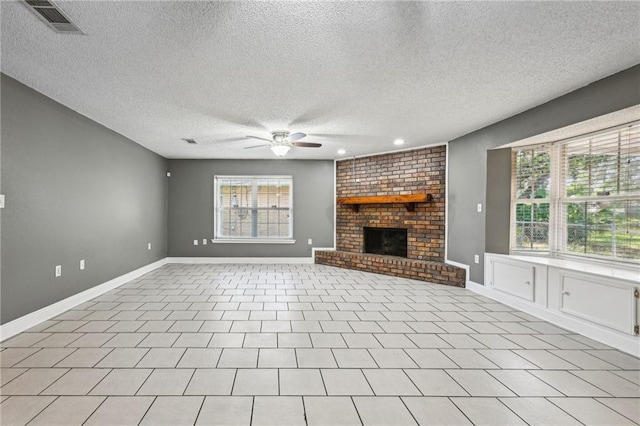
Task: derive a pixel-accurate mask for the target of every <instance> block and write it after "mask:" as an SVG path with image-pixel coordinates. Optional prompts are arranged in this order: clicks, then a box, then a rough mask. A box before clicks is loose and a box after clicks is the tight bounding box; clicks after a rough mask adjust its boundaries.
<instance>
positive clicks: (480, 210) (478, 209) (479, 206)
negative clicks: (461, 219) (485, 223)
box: [476, 203, 482, 213]
mask: <svg viewBox="0 0 640 426" xmlns="http://www.w3.org/2000/svg"><path fill="white" fill-rule="evenodd" d="M476 210H477V211H478V213H482V203H478V206H477V208H476Z"/></svg>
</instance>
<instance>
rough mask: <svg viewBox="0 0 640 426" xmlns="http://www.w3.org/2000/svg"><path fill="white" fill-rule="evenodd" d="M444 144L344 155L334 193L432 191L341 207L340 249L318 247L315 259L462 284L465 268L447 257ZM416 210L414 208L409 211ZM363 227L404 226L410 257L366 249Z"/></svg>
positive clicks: (351, 266)
mask: <svg viewBox="0 0 640 426" xmlns="http://www.w3.org/2000/svg"><path fill="white" fill-rule="evenodd" d="M445 176H446V147H445V146H444V145H442V146H435V147H429V148H422V149H417V150H412V151H404V152H398V153H391V154H383V155H376V156H371V157H364V158H356V159H346V160H342V161H338V162H337V165H336V196H337V197H338V199H339V200H340V199H342V198H345V197H367V196H369V197H373V196H396V195H410V194H429V195H430V197H429V201H426V202H420V203H415V205H412V206H411V208H409V206H408V205H405V204H402V203H391V204H377V203H376V204H366V205H359V206H357V208H355V209H354V208H351V207H350V206H348V205H340V204H338V206H337V209H336V210H337V213H336V214H337V217H336V235H337V245H336V251H319V252H316V263H321V264H327V265H333V266H339V267H345V268H350V269H359V270H365V271H370V272H376V273H382V274H389V275H394V276H402V277H407V278H415V279H421V280H424V281H430V282H437V283H441V284H449V285H455V286H464V280H465V271H464V270H463V269H461V268H457V267H454V266H451V265H447V264H445V263H443V262H444V239H445V189H446V188H445ZM411 210H413V211H411ZM365 228H390V229H398V230H406V258H405V257H402V255H401V256H389V255H385V254H373V253H365V250H364V246H365V244H364V238H365Z"/></svg>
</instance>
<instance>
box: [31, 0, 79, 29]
mask: <svg viewBox="0 0 640 426" xmlns="http://www.w3.org/2000/svg"><path fill="white" fill-rule="evenodd" d="M22 2H23V3H24V4H25V5H26V6H27V7H28V8H29V9H30V10H31V11H33V13H35V14H36V16H38V18H40V19H41V20H42V21H44V22H45V23H46V24H47V25H48V26H49V27H51V28H52V29H53V30H54V31H56V32H59V33H64V34H83V33H82V31H80V28H78V27H77V26H76V25H75V24H74V23H73V22H71V20H70V19H69V18H68V17H67V16H66V15H65V14H64V12H62V10H60V8H59V7H58V6H56V5H55V4H53V3H52V2H50V1H47V0H22Z"/></svg>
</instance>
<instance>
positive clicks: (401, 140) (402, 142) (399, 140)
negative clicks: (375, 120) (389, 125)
mask: <svg viewBox="0 0 640 426" xmlns="http://www.w3.org/2000/svg"><path fill="white" fill-rule="evenodd" d="M393 144H394V145H402V144H404V139H396V140H395V141H393Z"/></svg>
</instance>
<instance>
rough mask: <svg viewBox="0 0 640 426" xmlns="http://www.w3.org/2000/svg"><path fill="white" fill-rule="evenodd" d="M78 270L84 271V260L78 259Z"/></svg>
mask: <svg viewBox="0 0 640 426" xmlns="http://www.w3.org/2000/svg"><path fill="white" fill-rule="evenodd" d="M80 270H81V271H84V259H80Z"/></svg>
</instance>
